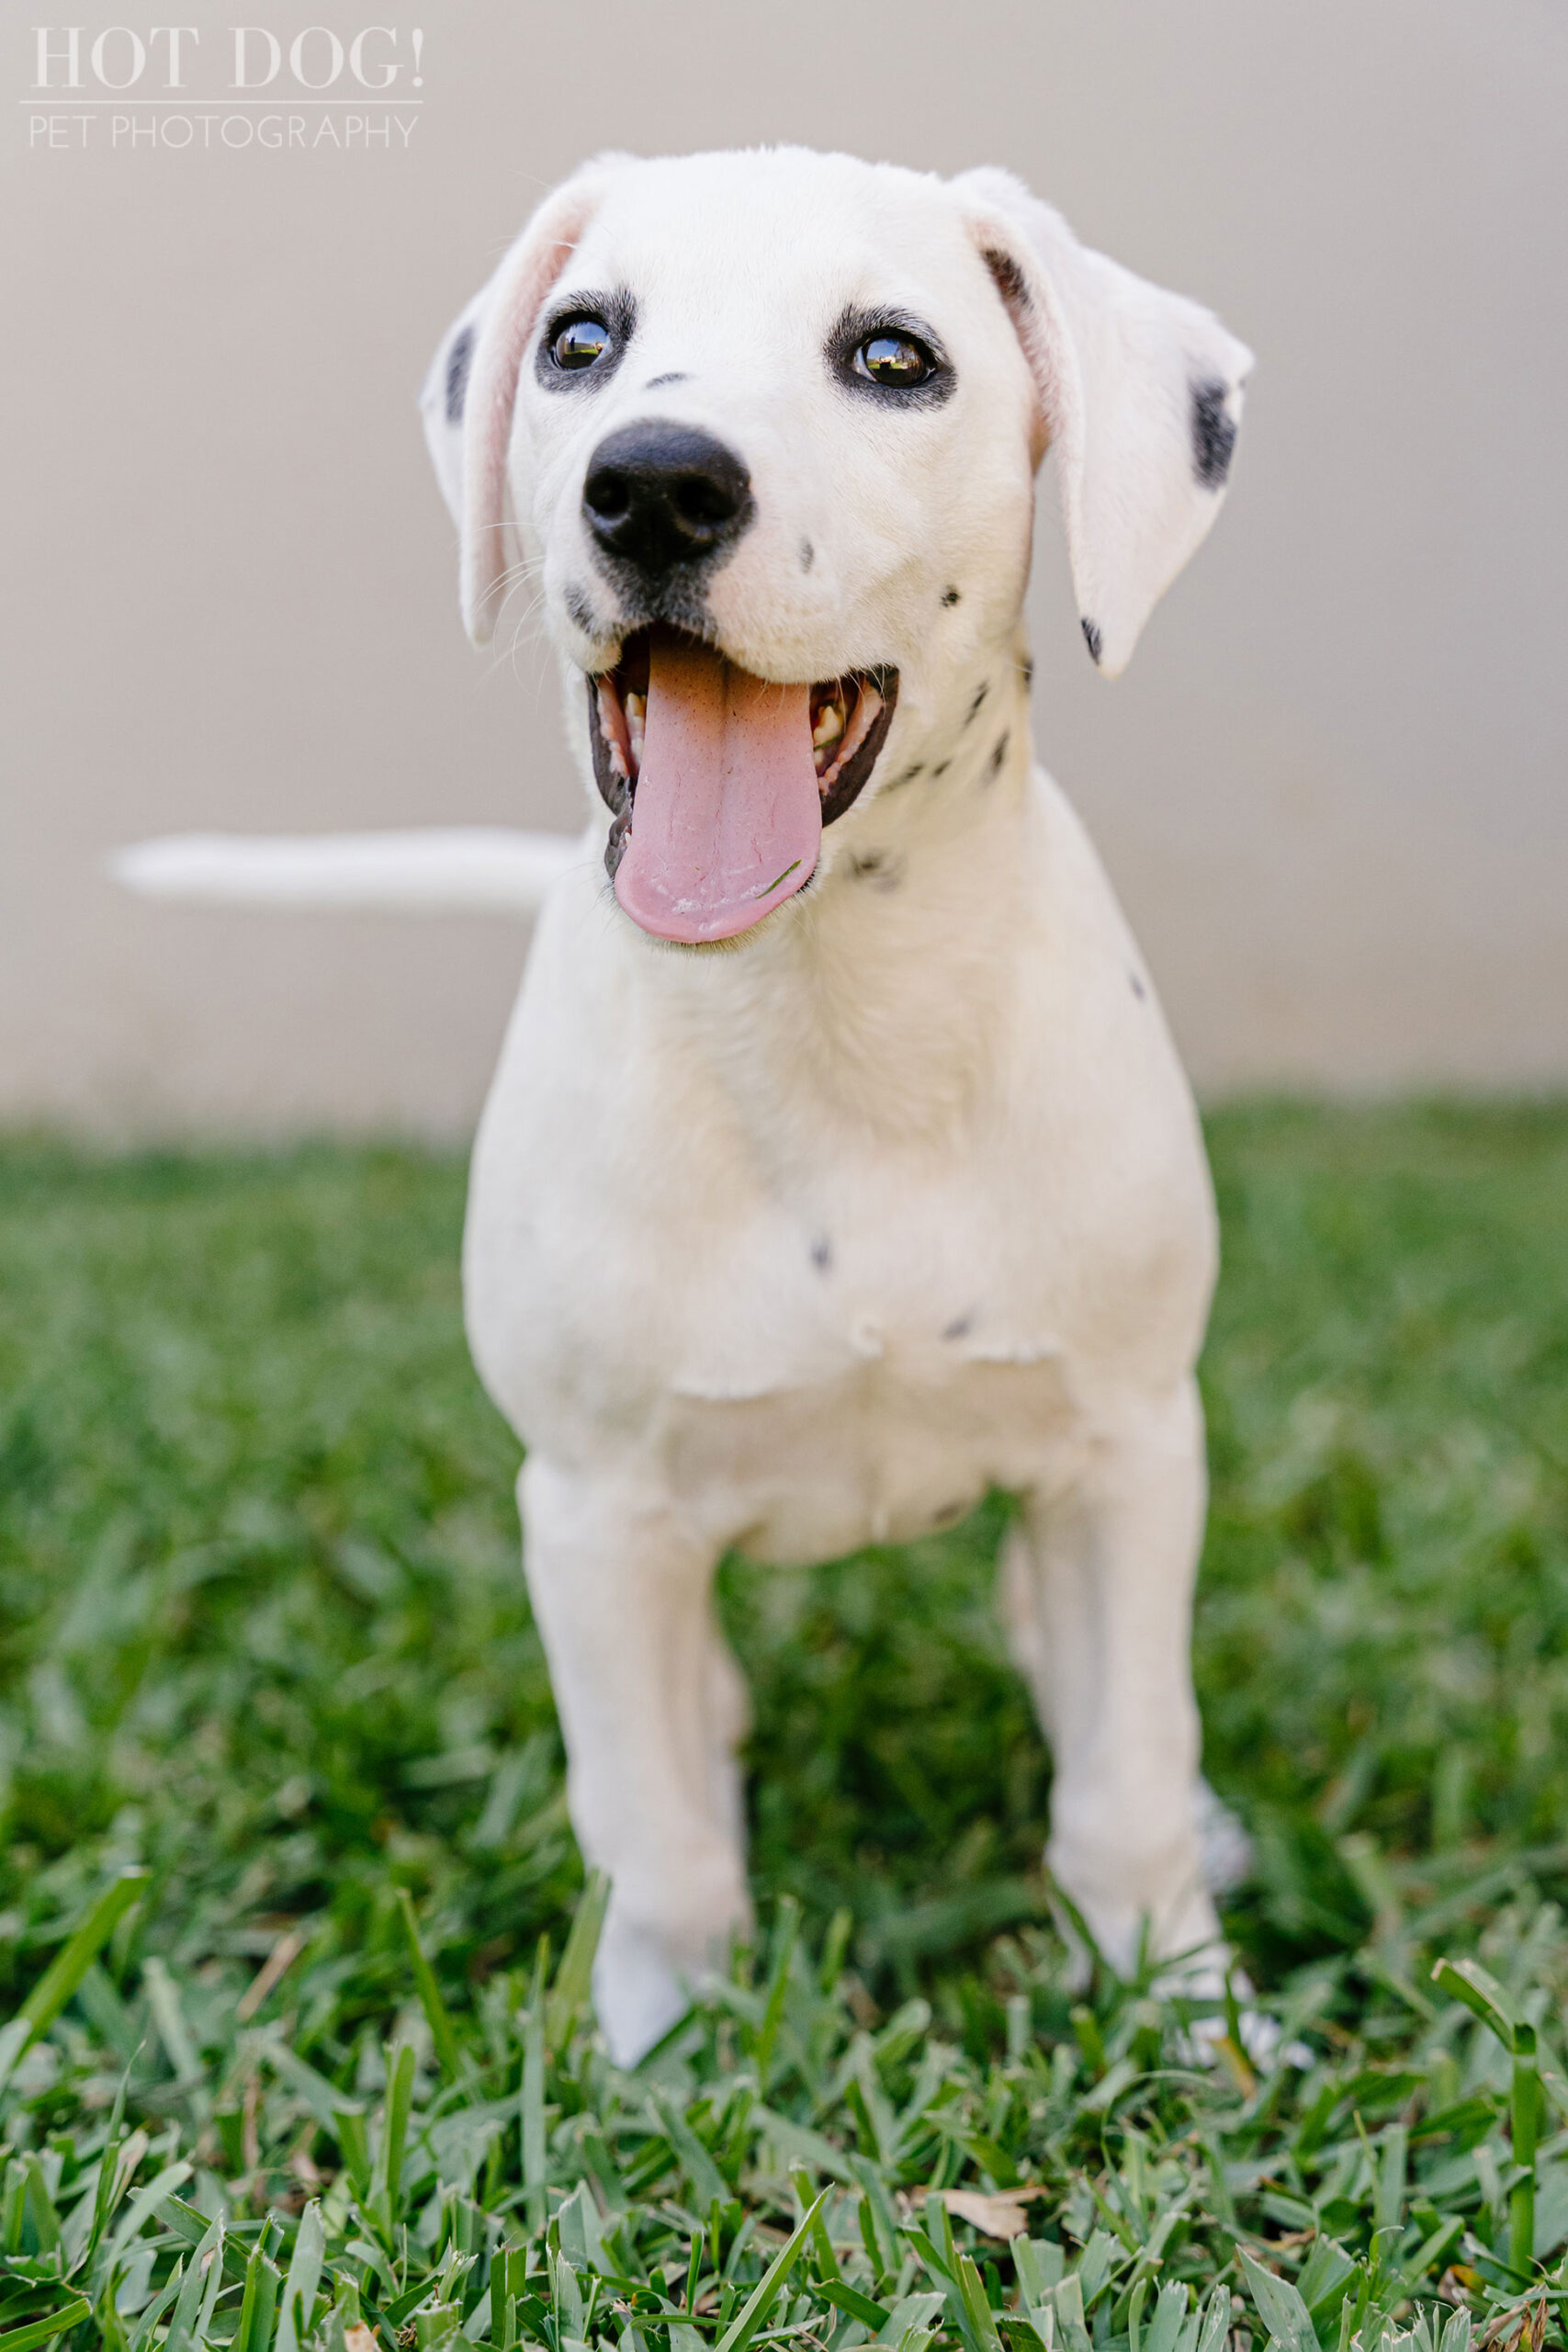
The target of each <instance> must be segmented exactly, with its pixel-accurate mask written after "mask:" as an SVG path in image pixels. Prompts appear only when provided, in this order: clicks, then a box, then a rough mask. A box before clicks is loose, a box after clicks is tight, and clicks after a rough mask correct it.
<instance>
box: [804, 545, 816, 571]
mask: <svg viewBox="0 0 1568 2352" xmlns="http://www.w3.org/2000/svg"><path fill="white" fill-rule="evenodd" d="M816 560H817V550H816V548H814V547H813V546H812V544H811V542H810V540H809V539H802V541H801V543H800V568H801V570H802V571H810V569H811V567H812V565H813V564H814V563H815V562H816Z"/></svg>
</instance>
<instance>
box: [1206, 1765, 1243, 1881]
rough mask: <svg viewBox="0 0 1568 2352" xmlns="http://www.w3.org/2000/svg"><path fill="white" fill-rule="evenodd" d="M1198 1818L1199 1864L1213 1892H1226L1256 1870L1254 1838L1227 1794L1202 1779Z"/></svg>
mask: <svg viewBox="0 0 1568 2352" xmlns="http://www.w3.org/2000/svg"><path fill="white" fill-rule="evenodd" d="M1194 1810H1195V1812H1196V1814H1197V1819H1198V1866H1199V1869H1200V1870H1201V1872H1202V1877H1203V1884H1204V1886H1205V1887H1206V1888H1207V1889H1208V1891H1209V1893H1210V1894H1228V1893H1229V1892H1230V1889H1231V1888H1232V1887H1233V1886H1240V1885H1241V1884H1242V1883H1243V1881H1244V1880H1246V1879H1247V1878H1248V1877H1249V1876H1250V1875H1251V1871H1252V1840H1251V1838H1249V1837H1248V1836H1247V1829H1246V1827H1245V1826H1244V1824H1243V1823H1242V1821H1241V1819H1240V1817H1239V1815H1236V1814H1234V1813H1233V1812H1232V1811H1231V1809H1230V1807H1229V1805H1228V1804H1226V1803H1225V1801H1224V1797H1222V1796H1219V1795H1217V1794H1216V1793H1215V1792H1214V1791H1213V1789H1212V1788H1211V1787H1210V1786H1209V1783H1208V1781H1199V1783H1198V1789H1197V1794H1196V1797H1195V1799H1194Z"/></svg>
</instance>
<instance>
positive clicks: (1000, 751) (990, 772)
mask: <svg viewBox="0 0 1568 2352" xmlns="http://www.w3.org/2000/svg"><path fill="white" fill-rule="evenodd" d="M1011 741H1012V737H1011V735H1010V732H1009V731H1008V729H1006V728H1005V727H1004V728H1003V729H1002V731H1001V733H1000V734H999V735H998V737H997V740H996V742H995V744H994V745H993V747H992V751H991V757H990V763H989V766H988V767H987V774H986V781H987V784H988V783H989V782H990V781H991V778H992V777H993V776H998V775H1000V774H1001V772H1002V762H1003V761H1004V760H1005V759H1006V758H1007V755H1008V745H1009V744H1010V742H1011Z"/></svg>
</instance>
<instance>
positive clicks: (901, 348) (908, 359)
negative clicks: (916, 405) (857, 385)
mask: <svg viewBox="0 0 1568 2352" xmlns="http://www.w3.org/2000/svg"><path fill="white" fill-rule="evenodd" d="M854 367H855V372H856V373H857V375H861V376H869V377H870V378H871V380H872V382H873V383H874V384H886V386H887V387H888V389H889V390H892V391H909V390H913V389H914V387H915V386H916V385H917V384H923V383H924V382H925V380H926V379H927V377H928V376H930V375H931V373H932V372H933V370H934V369H935V367H936V362H935V360H934V359H933V358H932V357H931V353H930V352H929V351H928V350H927V349H926V347H925V345H924V344H920V343H917V342H916V341H915V339H914V337H913V335H908V334H871V335H867V337H866V339H865V341H864V342H863V344H862V345H861V346H860V349H859V350H858V351H857V352H856V353H855V356H854Z"/></svg>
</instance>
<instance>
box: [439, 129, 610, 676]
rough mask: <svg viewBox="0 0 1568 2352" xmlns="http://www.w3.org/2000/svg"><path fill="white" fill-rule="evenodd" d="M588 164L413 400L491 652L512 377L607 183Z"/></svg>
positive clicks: (501, 561)
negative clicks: (455, 528) (421, 420)
mask: <svg viewBox="0 0 1568 2352" xmlns="http://www.w3.org/2000/svg"><path fill="white" fill-rule="evenodd" d="M604 177H605V174H604V167H603V165H589V166H588V167H587V168H586V169H584V170H583V171H581V172H578V173H576V174H574V175H573V176H572V177H571V178H570V180H566V181H564V182H563V183H562V185H561V186H560V187H558V188H557V189H556V190H555V191H554V193H553V194H552V195H550V196H547V198H545V200H544V202H543V203H542V204H541V205H540V207H539V209H538V210H537V211H536V213H535V214H534V216H533V218H532V220H530V221H529V223H528V225H527V227H526V228H525V230H524V232H523V234H522V235H521V236H520V237H519V238H518V240H517V242H516V243H515V244H514V245H513V246H512V248H511V250H510V251H509V252H508V253H507V254H506V255H505V257H504V259H503V260H502V264H501V266H500V268H499V269H497V270H496V272H495V274H494V276H493V277H491V279H490V280H489V282H488V283H487V284H486V285H485V286H483V287H481V288H480V289H479V293H477V294H476V295H475V296H474V299H473V300H472V301H471V302H470V303H469V304H468V308H467V309H466V310H464V311H460V312H459V313H458V315H457V318H456V319H455V320H454V321H453V322H452V324H451V326H450V327H448V329H447V331H446V334H445V335H444V336H443V337H442V340H441V343H440V345H439V346H438V348H437V350H436V354H435V356H434V359H433V360H432V361H431V363H430V371H429V373H428V374H427V376H426V377H425V379H424V384H423V390H421V392H420V396H419V405H420V413H421V415H422V416H423V420H424V438H425V443H426V446H427V447H428V448H429V450H430V456H431V461H432V463H433V464H434V468H435V478H436V480H437V481H439V483H440V484H441V494H442V496H443V497H444V498H445V499H446V505H447V510H448V512H449V513H450V515H451V516H452V519H453V521H454V522H455V523H456V524H457V528H458V532H459V536H460V552H459V557H458V563H459V581H458V589H459V594H460V597H461V601H462V607H463V625H464V627H465V628H467V630H468V635H469V637H470V638H471V639H473V642H474V643H475V644H476V645H485V644H488V642H489V640H490V637H491V631H492V629H493V628H494V627H495V621H496V615H497V613H498V612H499V610H500V606H501V603H502V586H503V582H504V576H505V573H506V569H507V538H508V535H509V529H510V526H511V517H510V515H509V514H508V510H507V498H506V452H507V447H508V444H509V443H510V441H511V438H512V415H513V409H514V407H515V406H516V401H517V379H518V374H519V372H520V370H521V368H522V365H523V355H524V353H525V351H526V350H527V347H528V342H529V338H530V337H531V335H532V334H533V332H534V327H535V323H536V321H537V318H538V315H539V311H540V308H541V306H542V305H543V303H544V300H545V298H546V296H547V294H548V292H549V290H550V288H551V287H552V286H553V285H554V284H555V282H556V280H557V278H558V277H559V276H560V274H561V271H562V270H563V269H564V268H565V266H566V265H567V262H568V261H569V260H570V256H571V253H572V250H573V248H574V247H575V245H576V244H577V243H578V241H579V239H580V238H581V235H582V232H583V231H584V230H585V229H586V228H587V226H588V223H589V221H590V220H592V217H593V213H594V211H595V209H597V206H598V203H599V199H600V197H601V195H602V193H603V189H604Z"/></svg>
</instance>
